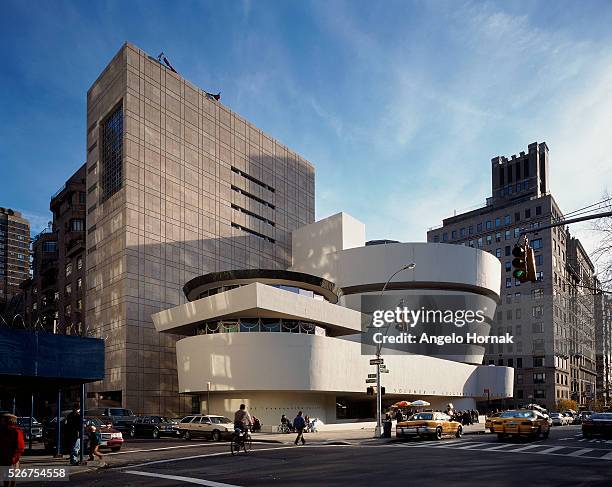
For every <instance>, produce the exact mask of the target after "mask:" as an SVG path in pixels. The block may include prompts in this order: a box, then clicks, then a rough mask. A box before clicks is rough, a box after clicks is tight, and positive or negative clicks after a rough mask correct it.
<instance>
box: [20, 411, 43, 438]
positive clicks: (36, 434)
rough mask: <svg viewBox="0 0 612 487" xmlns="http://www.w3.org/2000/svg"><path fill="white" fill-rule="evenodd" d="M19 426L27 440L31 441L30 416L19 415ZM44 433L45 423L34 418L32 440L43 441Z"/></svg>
mask: <svg viewBox="0 0 612 487" xmlns="http://www.w3.org/2000/svg"><path fill="white" fill-rule="evenodd" d="M17 426H19V428H21V431H23V437H24V439H25V441H26V442H27V441H30V417H29V416H19V417H17ZM42 433H43V425H42V424H40V423H39V422H38V421H36V418H32V441H42Z"/></svg>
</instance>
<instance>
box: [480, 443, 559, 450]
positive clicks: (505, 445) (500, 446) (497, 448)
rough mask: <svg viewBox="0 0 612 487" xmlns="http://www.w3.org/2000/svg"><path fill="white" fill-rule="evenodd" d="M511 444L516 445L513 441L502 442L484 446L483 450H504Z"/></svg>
mask: <svg viewBox="0 0 612 487" xmlns="http://www.w3.org/2000/svg"><path fill="white" fill-rule="evenodd" d="M511 446H514V445H513V444H512V443H502V444H501V445H495V446H492V447H491V448H482V451H492V450H493V451H495V450H503V449H504V448H509V447H511ZM559 448H561V447H559Z"/></svg>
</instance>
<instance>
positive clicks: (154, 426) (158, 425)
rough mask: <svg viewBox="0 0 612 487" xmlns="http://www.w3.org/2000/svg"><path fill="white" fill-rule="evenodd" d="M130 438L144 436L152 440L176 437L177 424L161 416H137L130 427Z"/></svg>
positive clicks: (177, 434) (177, 433)
mask: <svg viewBox="0 0 612 487" xmlns="http://www.w3.org/2000/svg"><path fill="white" fill-rule="evenodd" d="M129 433H130V437H131V438H136V437H138V436H141V437H142V436H145V437H149V438H153V439H155V440H156V439H158V438H161V437H162V436H170V437H178V436H179V434H180V431H179V428H178V424H176V423H173V422H172V421H171V420H170V419H168V418H165V417H163V416H138V417H136V419H135V420H134V422H133V423H132V425H131V426H130V431H129Z"/></svg>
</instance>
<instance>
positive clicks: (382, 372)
mask: <svg viewBox="0 0 612 487" xmlns="http://www.w3.org/2000/svg"><path fill="white" fill-rule="evenodd" d="M380 373H381V374H388V373H389V369H380Z"/></svg>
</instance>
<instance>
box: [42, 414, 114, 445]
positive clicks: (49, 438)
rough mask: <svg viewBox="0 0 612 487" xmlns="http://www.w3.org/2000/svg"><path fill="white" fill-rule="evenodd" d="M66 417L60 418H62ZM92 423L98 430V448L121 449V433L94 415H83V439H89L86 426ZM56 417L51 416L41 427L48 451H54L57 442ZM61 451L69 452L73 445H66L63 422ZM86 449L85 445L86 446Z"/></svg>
mask: <svg viewBox="0 0 612 487" xmlns="http://www.w3.org/2000/svg"><path fill="white" fill-rule="evenodd" d="M64 419H66V418H62V423H63V420H64ZM92 424H93V425H94V426H95V427H96V429H97V430H98V431H99V432H100V439H101V442H100V448H101V449H109V450H111V451H114V452H116V451H119V450H121V446H122V445H123V434H122V433H121V432H120V431H118V430H116V429H115V428H113V427H108V426H106V425H105V424H104V423H103V422H102V421H100V420H99V419H98V418H95V417H88V416H85V441H86V442H87V441H88V440H89V438H88V433H87V427H88V426H89V425H92ZM56 428H57V418H52V419H51V420H49V421H48V422H47V423H46V424H45V427H44V428H43V436H42V440H43V443H44V445H45V450H47V451H48V452H53V451H55V446H56V444H57V443H56V442H57V433H56V432H57V429H56ZM61 433H62V452H63V453H69V452H70V450H71V448H72V446H73V445H68V444H67V443H66V436H65V435H64V424H62V430H61ZM86 451H87V447H86Z"/></svg>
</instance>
